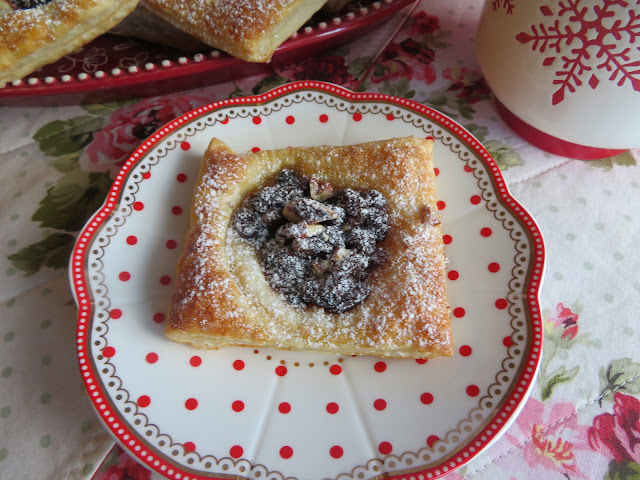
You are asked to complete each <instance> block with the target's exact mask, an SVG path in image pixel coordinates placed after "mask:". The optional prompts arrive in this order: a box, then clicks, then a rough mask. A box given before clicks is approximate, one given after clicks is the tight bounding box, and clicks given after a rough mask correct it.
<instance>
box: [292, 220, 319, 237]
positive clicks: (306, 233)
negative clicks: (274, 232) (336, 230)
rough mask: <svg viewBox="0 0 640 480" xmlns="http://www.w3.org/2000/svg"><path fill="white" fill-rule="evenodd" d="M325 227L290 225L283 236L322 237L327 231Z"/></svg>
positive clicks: (302, 223)
mask: <svg viewBox="0 0 640 480" xmlns="http://www.w3.org/2000/svg"><path fill="white" fill-rule="evenodd" d="M325 228H326V227H325V226H324V225H319V224H317V223H313V224H308V223H306V222H298V223H290V224H288V225H286V226H285V227H284V228H283V229H282V235H284V236H285V237H287V238H308V237H315V236H316V235H320V234H321V233H323V232H324V230H325Z"/></svg>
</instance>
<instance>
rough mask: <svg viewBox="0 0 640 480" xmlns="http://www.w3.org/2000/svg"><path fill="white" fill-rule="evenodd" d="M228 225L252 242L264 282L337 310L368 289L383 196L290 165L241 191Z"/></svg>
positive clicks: (383, 227)
mask: <svg viewBox="0 0 640 480" xmlns="http://www.w3.org/2000/svg"><path fill="white" fill-rule="evenodd" d="M232 224H233V227H234V228H235V230H236V231H237V232H238V234H239V235H240V236H241V237H242V238H244V239H246V240H247V241H248V242H249V243H251V245H253V246H254V247H255V249H256V252H257V254H258V258H259V259H260V263H261V265H262V269H263V271H264V273H265V276H266V277H267V280H268V282H269V284H270V285H271V287H272V288H273V289H275V290H276V291H278V292H280V293H282V294H283V295H284V296H285V297H286V299H287V300H288V301H289V302H290V303H291V304H292V305H294V306H296V307H307V306H309V305H317V306H319V307H322V308H324V309H325V311H327V312H329V313H342V312H344V311H346V310H349V309H350V308H352V307H354V306H355V305H357V304H359V303H360V302H362V301H363V300H364V299H365V298H367V296H368V295H369V293H370V290H371V287H370V286H369V285H368V284H367V278H368V276H369V273H370V272H371V270H372V269H374V268H375V267H378V266H380V265H382V264H383V263H384V262H385V260H386V258H387V251H386V249H385V248H383V247H379V246H377V244H378V243H379V242H381V241H382V240H384V239H385V237H386V236H387V232H388V231H389V214H388V212H387V200H386V199H385V198H384V196H383V195H382V194H381V193H380V192H378V191H377V190H367V191H363V192H358V191H356V190H352V189H349V188H348V189H345V190H341V191H339V192H334V190H333V187H332V186H331V185H330V184H329V183H327V182H323V181H319V180H317V179H315V178H311V179H307V178H306V177H302V176H299V175H298V174H296V172H294V171H293V170H283V171H282V172H280V174H279V175H278V176H277V177H276V179H275V182H274V184H273V185H271V186H267V187H264V188H262V189H260V190H259V191H258V192H256V193H254V194H253V195H250V196H249V197H247V198H246V199H245V200H244V202H243V204H242V205H241V207H240V208H238V210H236V212H235V213H234V215H233V220H232Z"/></svg>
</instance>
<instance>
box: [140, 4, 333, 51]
mask: <svg viewBox="0 0 640 480" xmlns="http://www.w3.org/2000/svg"><path fill="white" fill-rule="evenodd" d="M326 2H327V0H216V1H210V0H143V2H142V5H143V6H144V7H145V8H147V9H148V10H150V11H151V12H152V13H154V14H156V15H157V16H159V17H161V18H163V19H164V20H166V21H167V22H169V23H170V24H172V25H173V26H175V27H177V28H179V29H180V30H183V31H185V32H187V33H189V34H190V35H193V36H194V37H195V38H197V39H199V40H201V41H202V42H204V43H206V44H207V45H210V46H212V47H214V48H217V49H219V50H223V51H225V52H227V53H229V54H231V55H232V56H234V57H237V58H240V59H242V60H247V61H250V62H268V61H269V60H270V59H271V56H272V55H273V52H274V51H275V50H276V48H278V47H279V46H280V45H281V44H282V43H283V42H284V41H285V40H287V39H288V38H289V37H290V36H291V35H293V34H294V33H295V32H296V31H298V29H299V28H300V27H301V26H302V25H303V24H304V23H305V22H306V21H307V20H309V19H310V18H311V16H312V15H313V14H314V13H316V12H317V11H318V10H320V9H321V8H322V6H323V5H324V4H325V3H326Z"/></svg>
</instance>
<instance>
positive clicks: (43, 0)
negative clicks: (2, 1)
mask: <svg viewBox="0 0 640 480" xmlns="http://www.w3.org/2000/svg"><path fill="white" fill-rule="evenodd" d="M51 1H52V0H9V3H11V4H12V5H13V6H14V8H15V9H17V10H28V9H29V8H35V7H39V6H41V5H46V4H47V3H49V2H51Z"/></svg>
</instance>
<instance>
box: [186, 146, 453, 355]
mask: <svg viewBox="0 0 640 480" xmlns="http://www.w3.org/2000/svg"><path fill="white" fill-rule="evenodd" d="M424 142H425V141H424V140H418V139H413V138H411V137H410V138H409V139H408V140H407V139H391V140H388V141H382V142H373V143H371V144H365V145H354V146H347V147H314V148H311V149H287V150H286V151H285V150H283V151H280V152H278V153H280V154H282V156H283V158H285V160H283V163H284V165H281V166H286V167H287V168H293V169H294V170H296V172H297V173H299V174H302V175H308V176H314V177H315V178H317V179H319V180H320V181H326V182H329V183H331V184H332V185H334V186H335V187H336V189H338V188H347V187H353V188H356V189H370V188H372V187H373V186H375V188H376V189H377V190H379V191H380V192H381V193H382V194H383V195H384V196H385V197H386V198H387V199H388V209H389V210H388V211H389V225H390V229H389V233H388V235H387V237H386V238H385V239H384V241H383V242H382V243H381V245H382V246H384V247H385V248H386V249H387V250H388V251H389V258H388V262H387V263H386V264H385V265H384V267H383V268H379V269H376V270H374V271H373V272H372V273H371V276H370V279H369V283H370V285H371V292H370V295H369V297H368V298H367V299H366V300H365V301H364V302H362V303H361V304H359V305H357V306H355V307H354V308H352V309H351V310H348V311H346V312H344V313H340V314H332V313H326V312H325V311H324V310H323V309H322V308H319V307H314V306H311V307H307V308H296V307H294V306H292V305H290V304H289V303H288V302H287V301H286V300H285V299H284V298H283V297H282V295H281V294H279V293H277V292H275V291H274V290H273V289H272V288H271V287H270V286H269V283H268V281H267V279H266V278H265V276H264V274H263V272H262V269H261V266H260V262H259V260H258V257H257V256H256V254H255V251H254V248H253V247H252V246H251V245H250V244H249V243H248V242H247V241H246V240H244V239H243V238H241V237H240V235H238V233H237V232H235V230H234V228H231V227H230V222H231V214H232V212H231V211H229V208H228V206H229V204H231V205H240V203H241V201H242V198H237V197H234V199H233V201H231V202H230V201H229V199H230V196H232V194H231V193H230V190H233V189H227V190H225V187H224V185H225V181H228V180H229V178H228V177H227V178H226V180H225V177H224V175H222V174H220V173H219V172H218V173H216V169H215V168H214V169H213V171H212V172H208V173H207V174H206V175H205V176H204V177H203V181H202V182H201V187H199V188H203V190H202V191H203V192H206V195H204V196H203V199H202V200H200V201H198V202H197V203H196V205H197V206H198V207H197V210H196V217H197V218H196V219H197V221H198V223H200V224H202V223H209V225H208V226H207V227H206V228H205V227H201V231H200V232H197V234H196V235H195V236H196V237H197V238H196V239H195V240H194V241H192V242H190V246H189V247H188V248H187V250H188V251H185V255H186V256H187V259H186V263H190V264H191V265H196V262H197V269H196V270H195V271H191V272H190V273H189V275H192V276H194V278H190V279H185V280H187V281H186V283H185V285H196V288H194V290H196V291H195V292H192V293H188V294H184V295H182V296H180V301H181V302H183V306H187V305H188V304H189V303H190V302H193V301H194V300H198V302H197V303H198V304H202V303H203V300H202V299H203V298H206V299H207V302H210V303H211V304H212V305H215V307H214V308H215V310H216V317H217V318H218V319H221V321H222V322H226V321H229V322H236V323H237V324H238V325H243V326H244V327H243V328H249V329H250V330H251V336H252V337H253V339H252V341H253V343H252V344H253V345H271V346H277V347H279V348H285V349H299V350H314V349H322V350H323V351H329V352H336V353H338V352H339V353H361V354H367V353H374V354H378V355H384V354H385V352H386V354H387V355H391V356H413V355H415V354H416V351H420V352H422V355H423V356H430V355H439V354H450V353H451V351H452V346H451V336H450V327H449V323H450V320H449V307H448V304H447V302H446V295H445V293H446V292H445V282H444V263H445V259H444V250H443V245H442V241H441V233H440V228H439V222H438V221H434V219H433V218H431V217H432V216H434V215H428V216H427V217H428V218H427V219H426V220H427V221H425V214H424V209H425V208H429V209H430V211H431V212H437V207H436V205H435V203H436V198H435V194H434V192H433V183H434V175H433V171H432V170H431V168H432V167H431V166H430V165H427V168H425V162H426V161H427V158H426V157H427V155H428V153H427V152H428V150H427V149H426V147H425V144H424ZM260 154H265V152H260ZM260 154H259V155H260ZM225 155H228V154H223V155H222V157H224V156H225ZM223 161H224V158H223ZM239 161H240V163H250V160H247V157H242V158H240V160H239ZM336 165H337V166H338V167H337V168H336ZM372 166H374V167H375V168H372ZM337 169H338V170H339V171H336V170H337ZM210 170H211V169H210ZM218 170H220V171H221V169H218ZM222 170H224V169H222ZM225 171H226V170H225ZM233 172H234V173H233V175H232V177H233V178H234V180H233V181H234V182H242V180H243V175H244V174H246V172H245V171H244V170H243V168H236V169H234V170H233ZM227 174H229V172H227ZM234 175H235V176H234ZM227 185H228V184H227ZM256 186H257V185H256ZM233 195H236V193H234V194H233ZM221 212H224V213H221ZM192 235H193V232H192ZM213 238H217V239H218V240H213ZM212 265H213V267H212ZM221 272H224V273H225V275H226V276H225V275H221ZM196 277H199V278H196ZM212 279H214V280H212ZM234 299H235V300H237V304H235V303H234ZM230 305H236V306H237V307H238V308H241V310H242V312H241V314H238V313H237V312H236V313H232V312H231V311H227V310H223V309H225V308H226V309H229V306H230ZM185 311H187V310H185ZM202 321H203V326H202V328H204V329H206V328H209V327H210V326H209V325H207V326H205V325H204V323H206V322H207V319H204V318H203V319H202Z"/></svg>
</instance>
